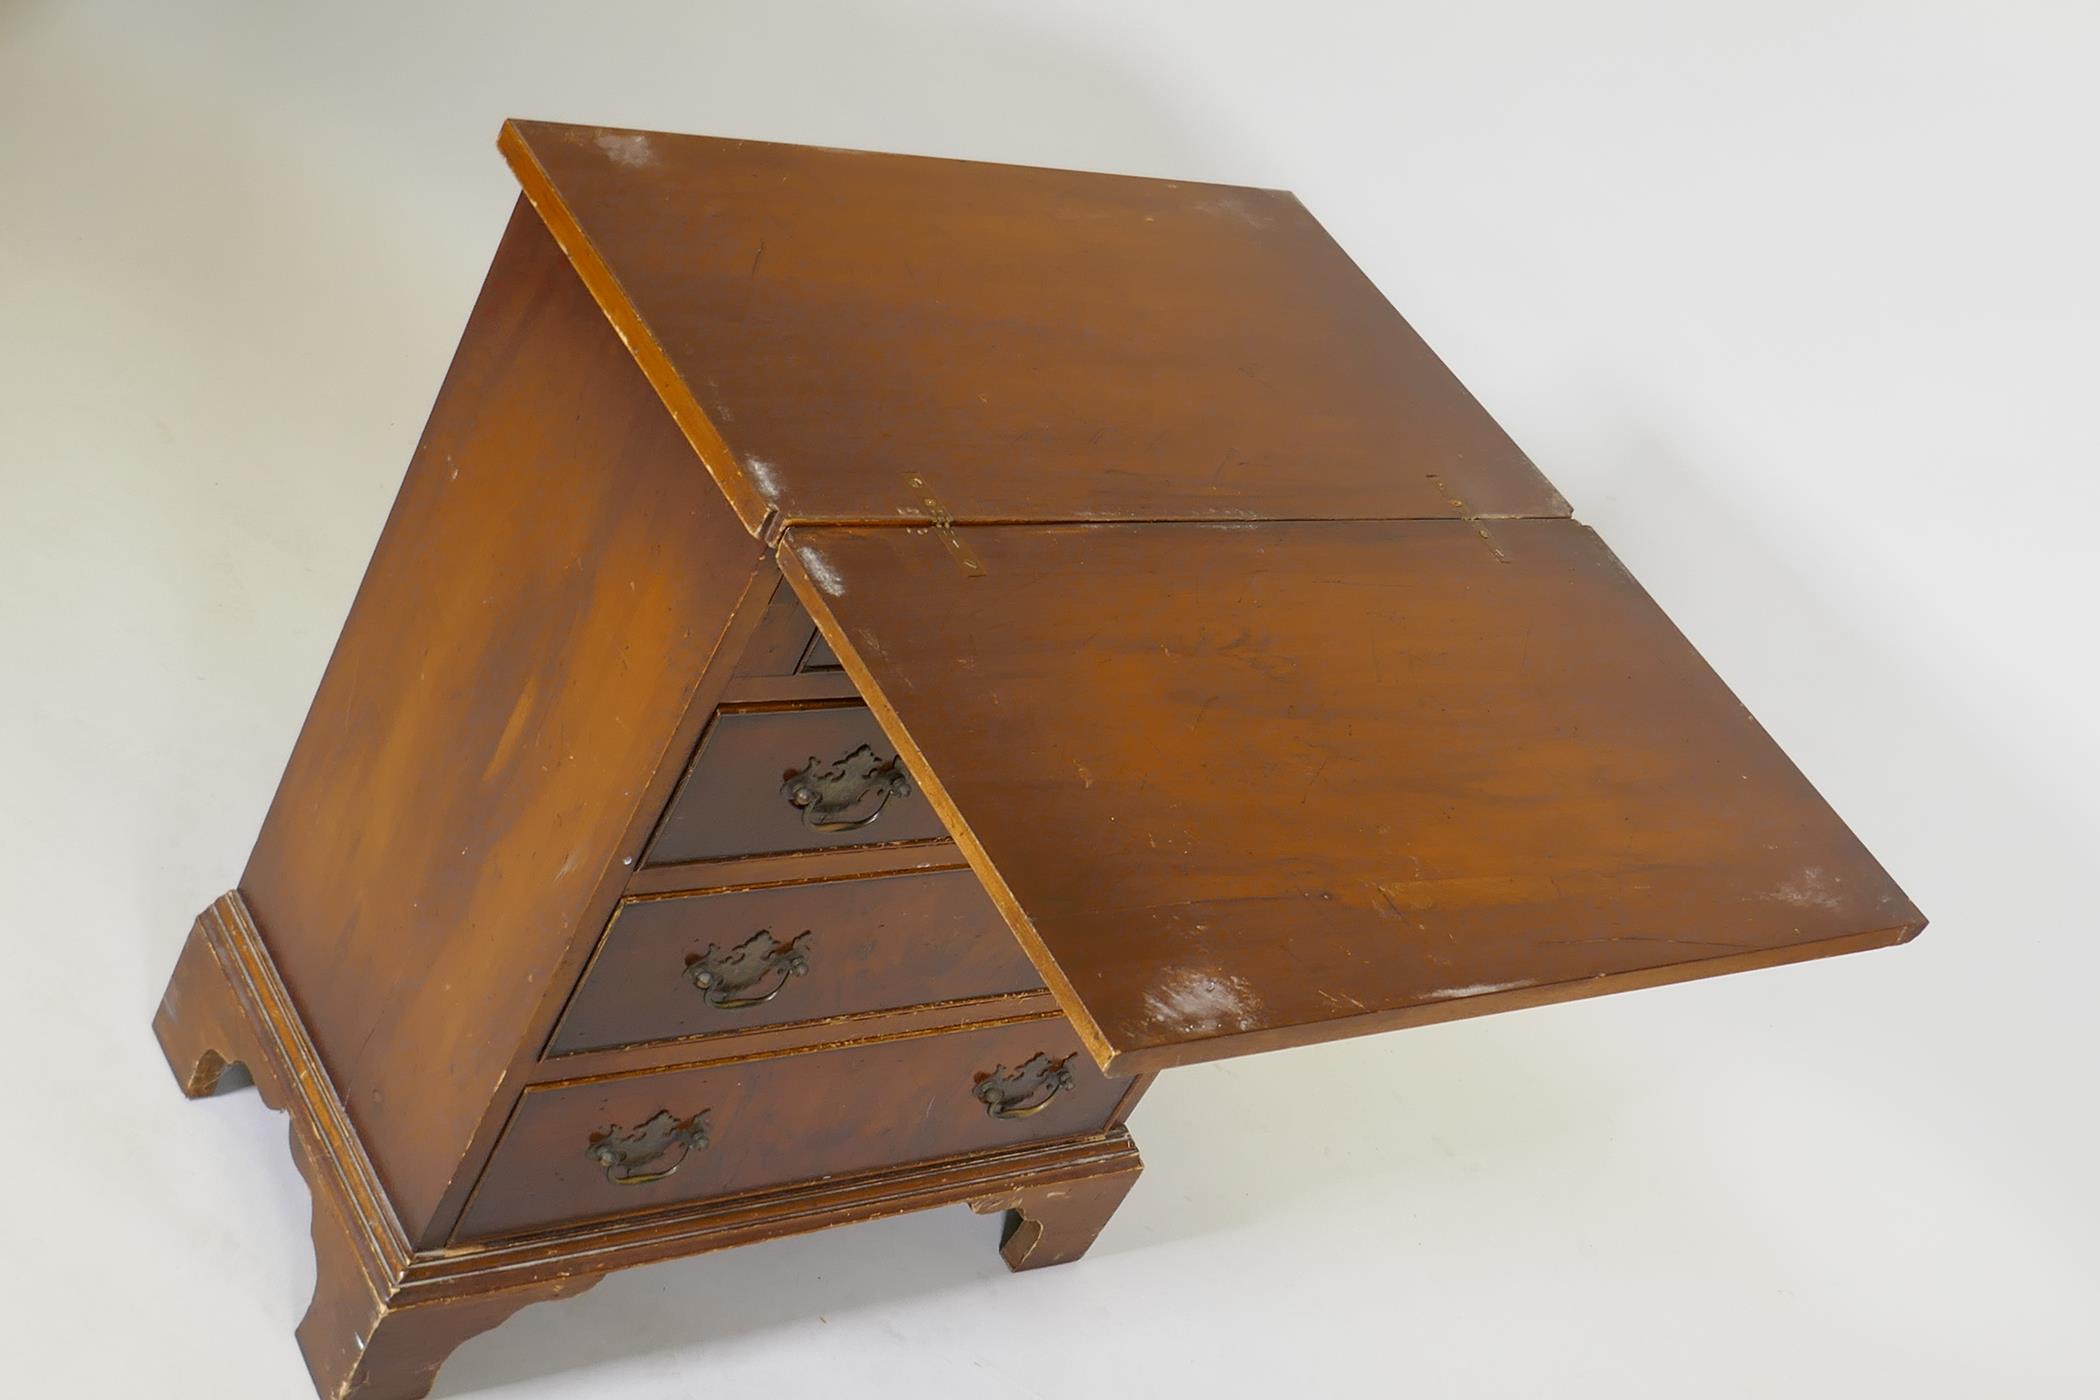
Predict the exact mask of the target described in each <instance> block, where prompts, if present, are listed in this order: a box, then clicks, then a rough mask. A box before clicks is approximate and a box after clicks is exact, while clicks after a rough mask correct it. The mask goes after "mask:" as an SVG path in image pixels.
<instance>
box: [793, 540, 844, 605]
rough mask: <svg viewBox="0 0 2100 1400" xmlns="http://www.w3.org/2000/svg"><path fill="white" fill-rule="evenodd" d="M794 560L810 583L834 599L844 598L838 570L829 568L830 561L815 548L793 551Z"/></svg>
mask: <svg viewBox="0 0 2100 1400" xmlns="http://www.w3.org/2000/svg"><path fill="white" fill-rule="evenodd" d="M795 558H796V559H798V560H800V561H801V563H802V571H803V572H804V573H806V574H808V575H809V581H810V582H811V583H814V584H815V585H816V586H817V587H819V588H821V589H823V590H824V591H825V592H826V593H829V594H830V595H831V596H832V597H834V598H843V597H845V596H846V584H845V582H844V580H842V579H840V578H839V572H838V570H837V569H834V568H832V567H831V561H830V560H829V559H826V558H825V557H824V555H823V552H822V551H820V550H819V549H817V548H816V546H814V545H807V544H806V545H803V546H802V547H801V548H799V549H797V550H796V551H795Z"/></svg>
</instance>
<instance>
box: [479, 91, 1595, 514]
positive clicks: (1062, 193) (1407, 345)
mask: <svg viewBox="0 0 2100 1400" xmlns="http://www.w3.org/2000/svg"><path fill="white" fill-rule="evenodd" d="M500 144H501V147H502V150H503V152H504V154H505V156H506V157H507V158H508V159H509V160H510V162H511V167H512V169H513V170H514V171H515V172H516V173H517V176H518V179H519V182H520V183H521V184H522V185H523V186H524V189H525V192H526V194H527V195H528V196H529V197H530V198H531V199H532V201H533V203H534V205H535V207H537V208H538V209H539V211H540V213H541V214H542V215H543V216H544V217H545V218H546V220H547V222H548V225H549V227H550V228H552V229H553V231H554V233H555V235H556V237H558V238H559V239H561V241H562V245H563V247H565V248H566V249H567V250H568V252H569V255H570V257H571V258H573V259H574V260H575V261H576V264H577V268H578V270H579V271H580V272H581V273H582V274H583V276H584V278H585V280H586V281H588V282H589V283H590V284H591V287H592V290H593V291H594V293H596V295H597V296H598V298H599V300H600V301H601V302H602V303H603V304H604V305H605V307H606V311H607V314H608V315H610V316H611V317H612V318H613V320H614V322H615V324H617V325H619V326H620V327H621V330H622V333H623V335H624V336H625V337H626V339H627V341H628V344H629V345H630V346H631V347H632V349H633V350H634V352H635V355H636V358H637V359H638V360H639V361H640V362H641V364H642V366H643V368H644V369H645V370H646V371H647V372H648V373H649V376H650V379H651V380H652V382H654V383H655V384H656V386H657V389H658V390H659V392H661V393H662V394H663V395H664V400H665V403H666V405H667V406H668V407H669V408H670V410H671V412H672V413H673V414H674V415H675V416H676V417H677V418H678V420H679V422H680V423H681V424H682V425H683V426H684V427H685V429H686V432H687V435H688V437H689V438H690V439H691V440H692V442H693V445H694V448H695V450H696V451H698V452H699V454H700V456H701V458H702V459H703V460H704V461H705V462H706V464H707V466H708V469H709V470H710V471H712V472H713V473H714V475H715V477H716V479H717V481H719V482H720V483H721V484H722V488H723V490H724V492H725V494H726V495H727V496H728V497H729V499H730V501H731V502H732V504H734V505H735V506H736V508H737V510H738V512H739V513H740V514H741V515H742V516H743V517H744V520H745V523H746V524H747V525H750V526H751V527H752V528H753V529H754V530H755V529H758V528H760V527H761V525H762V524H763V523H764V522H765V521H766V519H767V518H768V517H777V519H778V520H779V521H781V522H788V523H792V522H795V521H864V522H873V523H884V522H890V523H894V522H895V521H897V520H898V519H899V518H900V517H908V518H915V519H935V518H940V517H943V516H952V517H953V518H955V519H958V520H1090V519H1105V520H1116V519H1232V518H1248V517H1270V518H1274V517H1283V518H1300V517H1308V516H1310V517H1336V518H1360V517H1374V518H1382V517H1408V516H1438V517H1445V516H1454V515H1467V514H1473V515H1482V516H1498V515H1560V514H1565V513H1566V510H1567V506H1566V503H1565V502H1563V501H1562V500H1561V499H1560V497H1559V495H1558V494H1557V493H1556V492H1555V491H1554V490H1553V488H1552V487H1551V486H1550V485H1549V484H1548V483H1547V482H1546V480H1545V478H1544V477H1542V476H1540V475H1539V473H1538V471H1537V470H1536V469H1535V468H1534V467H1533V466H1532V465H1531V463H1530V461H1529V460H1528V459H1527V458H1526V457H1525V456H1524V454H1523V453H1522V452H1521V451H1519V450H1518V449H1517V447H1516V445H1515V444H1514V443H1512V442H1511V441H1510V439H1509V437H1508V435H1507V434H1505V433H1504V432H1503V431H1502V430H1501V429H1500V428H1499V427H1497V426H1496V424H1495V422H1494V420H1493V419H1491V418H1489V417H1488V415H1487V413H1486V411H1485V410H1483V409H1482V408H1481V406H1480V405H1479V403H1477V402H1476V401H1475V400H1474V398H1473V396H1472V395H1471V394H1469V393H1468V392H1467V391H1466V389H1465V387H1464V386H1463V385H1462V384H1460V383H1459V381H1458V380H1457V378H1456V377H1454V376H1453V375H1452V374H1451V372H1450V371H1449V370H1448V369H1446V368H1445V366H1444V364H1443V363H1442V361H1440V360H1438V359H1437V357H1436V355H1435V354H1434V353H1433V352H1431V351H1430V349H1429V347H1428V346H1426V345H1424V344H1423V343H1422V340H1421V338H1420V337H1419V336H1417V335H1416V334H1415V333H1414V331H1413V330H1411V329H1410V328H1409V327H1408V325H1407V323H1406V322H1405V321H1403V320H1402V319H1401V318H1400V316H1399V314H1398V313H1397V312H1395V311H1394V310H1393V308H1392V307H1391V306H1390V305H1389V304H1388V303H1387V302H1386V300H1385V298H1384V297H1383V296H1381V295H1380V294H1379V292H1378V289H1377V288H1376V287H1374V286H1372V285H1371V282H1370V280H1369V279H1368V278H1366V277H1365V276H1364V275H1363V273H1362V272H1360V271H1359V270H1358V269H1357V267H1356V265H1355V264H1354V263H1353V262H1351V261H1350V260H1349V258H1348V256H1347V255H1346V254H1344V253H1343V252H1342V251H1341V249H1340V248H1338V247H1336V246H1335V243H1334V241H1333V240H1332V239H1331V238H1329V237H1328V236H1327V233H1326V231H1325V230H1324V229H1322V228H1321V227H1320V225H1319V222H1318V221H1317V220H1315V219H1314V218H1313V216H1312V215H1311V214H1309V213H1307V212H1306V210H1305V208H1304V206H1303V205H1301V204H1299V202H1298V201H1297V200H1296V199H1295V198H1293V197H1292V196H1291V195H1289V194H1287V193H1284V192H1281V191H1277V190H1261V189H1246V188H1241V187H1237V186H1229V185H1206V184H1195V183H1190V182H1186V181H1176V180H1146V179H1135V178H1131V177H1127V176H1117V175H1095V174H1086V173H1081V172H1075V171H1065V170H1042V169H1034V168H1030V167H1026V166H1014V165H988V164H982V163H977V162H971V161H955V160H932V159H926V158H922V157H913V156H896V155H879V154H873V153H868V152H858V151H836V150H824V149H818V148H814V147H807V146H784V145H772V144H768V143H766V142H761V141H735V140H721V139H716V138H711V137H703V136H674V135H668V134H665V133H661V132H639V131H618V130H612V129H609V128H603V127H587V126H565V125H560V124H556V123H549V122H531V121H514V122H511V123H508V124H507V125H506V126H505V127H504V130H503V135H502V139H501V143H500Z"/></svg>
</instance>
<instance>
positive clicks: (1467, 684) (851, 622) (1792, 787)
mask: <svg viewBox="0 0 2100 1400" xmlns="http://www.w3.org/2000/svg"><path fill="white" fill-rule="evenodd" d="M780 556H781V560H782V564H783V567H784V568H785V569H786V570H787V572H788V576H789V579H790V581H791V582H792V583H794V585H795V587H796V590H797V592H798V593H799V594H801V596H802V598H803V600H804V601H805V602H806V603H807V604H808V605H809V606H810V608H811V611H812V612H813V613H814V614H815V615H816V616H817V618H818V621H819V623H820V625H821V626H822V627H823V628H824V630H825V634H826V635H827V637H828V638H829V639H830V641H831V643H832V645H833V646H834V647H835V648H836V649H837V650H838V652H839V654H840V656H841V658H842V659H844V661H845V662H846V665H847V667H848V669H849V670H850V671H851V672H852V673H853V675H854V677H855V679H856V680H857V681H858V682H859V683H860V685H861V686H862V689H863V690H864V691H865V692H866V693H867V694H868V696H869V698H870V702H871V703H872V704H873V705H874V706H875V707H876V709H877V711H878V713H880V714H881V715H882V716H883V718H884V722H885V726H886V728H888V730H889V732H890V737H891V738H892V739H893V740H895V741H896V742H897V743H898V744H899V745H900V747H901V748H902V749H903V750H904V752H905V754H906V756H907V760H908V762H909V763H910V765H911V766H912V771H913V773H914V775H915V776H916V777H917V778H918V779H919V780H920V781H921V782H922V783H923V784H924V785H925V787H926V789H927V791H928V794H929V796H931V797H932V798H933V800H934V802H935V804H936V806H938V807H939V808H940V809H941V811H942V814H943V816H944V817H945V818H946V819H947V820H948V823H949V826H950V828H951V830H952V831H953V832H954V834H955V835H956V837H957V840H958V841H959V843H960V844H962V846H963V847H964V849H965V851H966V853H967V854H968V855H969V857H970V859H971V862H972V864H973V865H974V866H975V867H976V868H977V870H978V872H979V874H980V875H981V876H982V877H983V878H984V879H985V881H986V884H987V885H988V887H989V888H990V889H991V891H992V894H993V898H994V899H995V901H996V902H998V903H999V904H1000V906H1001V908H1002V912H1004V913H1005V915H1006V917H1007V919H1008V922H1009V923H1011V924H1012V925H1013V927H1014V929H1015V931H1016V933H1017V935H1018V936H1019V937H1020V938H1021V940H1022V943H1023V944H1024V946H1025V947H1027V949H1028V950H1029V952H1030V954H1031V956H1032V957H1034V958H1035V960H1036V962H1037V965H1038V967H1039V968H1040V970H1041V971H1042V972H1043V974H1044V976H1045V978H1046V979H1047V980H1048V982H1049V985H1050V987H1051V989H1052V990H1053V991H1055V992H1056V993H1057V994H1058V996H1059V998H1060V1000H1061V1001H1062V1002H1063V1003H1064V1005H1065V1008H1066V1010H1067V1011H1068V1012H1069V1013H1070V1014H1071V1015H1072V1017H1073V1019H1074V1020H1075V1021H1076V1022H1077V1023H1078V1024H1079V1026H1080V1029H1081V1032H1082V1034H1083V1035H1084V1036H1085V1037H1086V1039H1087V1041H1088V1044H1089V1047H1090V1049H1091V1050H1092V1051H1093V1053H1094V1055H1095V1057H1096V1058H1097V1059H1098V1060H1099V1061H1100V1062H1101V1063H1102V1064H1103V1065H1104V1066H1105V1067H1107V1068H1110V1069H1112V1070H1115V1071H1118V1072H1134V1071H1141V1070H1152V1069H1158V1068H1161V1067H1164V1066H1168V1065H1173V1064H1179V1063H1184V1062H1188V1061H1194V1060H1204V1059H1212V1058H1217V1057H1221V1056H1226V1055H1233V1054H1239V1053H1244V1052H1247V1051H1252V1050H1261V1049H1269V1048H1274V1047H1278V1046H1283V1045H1291V1044H1298V1043H1301V1042H1307V1041H1313V1040H1320V1039H1325V1038H1330V1037H1335V1036H1342V1035H1351V1034H1357V1033H1361V1032H1365V1031H1372V1030H1380V1029H1385V1028H1389V1027H1395V1026H1402V1025H1409V1024H1415V1023H1420V1022H1428V1021H1438V1020H1446V1019H1450V1018H1453V1017H1458V1016H1467V1015H1475V1014H1479V1013H1482V1012H1488V1011H1500V1010H1506V1009H1510V1008H1513V1007H1518V1006H1525V1005H1532V1004H1536V1003H1540V1002H1546V1001H1553V1000H1561V999H1565V998H1570V997H1577V996H1586V995H1590V994H1593V993H1598V992H1608V991H1616V990H1622V989H1626V988H1632V987H1641V986H1649V985H1654V984H1657V983H1662V982H1671V981H1678V980H1683V979H1686V978H1691V977H1697V976H1702V975H1706V974H1710V973H1717V972H1730V971H1737V970H1742V969H1746V968H1752V967H1761V966H1766V965H1770V964H1775V963H1781V962H1788V961H1793V960H1797V959H1802V958H1810V957H1816V956H1820V955H1823V954H1828V953H1837V952H1845V951H1850V950H1853V949H1858V948H1866V947H1873V946H1878V945H1882V944H1888V943H1895V942H1900V941H1902V940H1904V939H1906V938H1908V937H1909V936H1911V935H1912V934H1914V933H1916V932H1917V930H1918V929H1919V928H1920V927H1922V925H1923V920H1922V919H1921V917H1920V916H1919V914H1918V911H1917V910H1916V909H1915V908H1914V907H1912V905H1911V903H1910V901H1909V900H1908V899H1906V898H1905V897H1904V895H1903V892H1902V891H1901V890H1899V889H1898V888H1897V887H1896V885H1895V884H1894V882H1893V881H1891V880H1890V879H1889V877H1888V875H1887V874H1886V873H1884V872H1883V871H1882V869H1881V867H1880V866H1879V865H1877V864H1876V863H1875V861H1874V859H1873V857H1872V856H1870V855H1869V854H1868V853H1867V851H1866V850H1865V849H1864V848H1863V847H1862V846H1861V845H1860V843H1859V842H1858V841H1857V840H1856V839H1855V838H1854V837H1853V835H1852V834H1851V832H1850V831H1848V830H1847V829H1846V827H1845V825H1844V823H1843V822H1841V821H1840V820H1839V819H1838V817H1837V816H1836V815H1835V814H1834V813H1833V812H1832V811H1831V810H1830V808H1829V807H1828V806H1826V805H1825V804H1824V802H1823V801H1822V799H1821V798H1820V797H1819V796H1818V795H1817V794H1816V792H1815V790H1814V789H1813V788H1812V787H1810V786H1809V784H1808V782H1807V781H1806V780H1805V779H1804V778H1803V777H1802V776H1801V774H1800V773H1799V772H1798V771H1797V770H1796V769H1795V768H1794V766H1793V764H1792V763H1790V762H1789V761H1788V760H1787V758H1786V756H1785V755H1784V754H1783V753H1781V752H1780V751H1779V749H1778V747H1777V746H1776V745H1774V744H1773V742H1772V740H1771V739H1770V738H1769V737H1768V736H1767V735H1766V734H1765V732H1764V730H1763V729H1762V728H1761V727H1760V726H1759V725H1758V724H1757V722H1756V721H1755V720H1754V719H1752V718H1751V717H1750V715H1749V714H1748V713H1746V712H1745V711H1744V709H1743V707H1742V705H1741V704H1740V703H1739V702H1738V701H1737V700H1736V699H1735V697H1734V696H1733V695H1732V694H1730V693H1729V691H1728V688H1727V687H1726V686H1725V685H1723V684H1722V682H1721V681H1720V680H1719V678H1717V677H1716V676H1715V675H1714V674H1713V672H1712V671H1711V670H1710V669H1708V667H1707V666H1706V664H1705V662H1704V661H1702V660H1701V659H1700V657H1699V655H1698V653H1697V652H1695V651H1694V650H1693V649H1692V647H1691V646H1690V644H1689V643H1687V642H1686V641H1685V640H1684V638H1683V637H1682V636H1681V635H1679V633H1678V632H1677V630H1676V629H1675V628H1674V627H1673V626H1672V625H1671V624H1670V621H1669V619H1668V618H1666V617H1665V616H1664V615H1663V614H1662V612H1661V611H1660V610H1659V609H1657V608H1656V606H1655V604H1654V603H1653V602H1652V601H1651V600H1650V599H1649V598H1648V596H1647V594H1646V593H1645V592H1643V591H1642V589H1641V587H1640V586H1639V585H1638V584H1637V583H1635V582H1634V580H1633V579H1632V578H1631V577H1630V576H1629V575H1628V574H1627V573H1626V572H1625V570H1624V569H1623V568H1622V567H1621V566H1620V565H1619V563H1618V561H1617V560H1616V559H1615V558H1614V557H1613V556H1612V554H1611V552H1610V551H1609V550H1607V549H1606V548H1605V547H1604V545H1603V543H1602V542H1601V541H1599V540H1598V539H1597V537H1596V536H1595V535H1594V534H1593V533H1591V532H1590V531H1589V530H1588V529H1587V528H1585V527H1583V526H1581V525H1578V524H1575V523H1574V522H1572V521H1566V520H1513V521H1502V522H1496V523H1491V524H1485V525H1476V524H1473V523H1467V522H1460V521H1409V522H1385V523H1370V522H1343V523H1266V524H1257V525H1241V526H1207V525H1193V524H1179V525H1157V524H1155V525H1142V524H1133V525H1080V526H1062V527H1045V526H1019V525H1016V526H979V527H963V528H961V529H957V530H954V531H940V530H929V529H909V528H907V529H899V528H894V527H893V528H889V529H847V528H828V529H825V528H820V529H794V530H790V531H789V532H788V534H787V535H786V537H785V539H784V540H783V545H782V549H781V551H780Z"/></svg>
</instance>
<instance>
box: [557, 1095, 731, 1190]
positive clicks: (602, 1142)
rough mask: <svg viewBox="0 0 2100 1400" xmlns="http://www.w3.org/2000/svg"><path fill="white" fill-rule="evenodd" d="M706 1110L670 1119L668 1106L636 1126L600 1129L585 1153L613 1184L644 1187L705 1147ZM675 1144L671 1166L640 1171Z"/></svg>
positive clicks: (660, 1178)
mask: <svg viewBox="0 0 2100 1400" xmlns="http://www.w3.org/2000/svg"><path fill="white" fill-rule="evenodd" d="M709 1111H710V1110H708V1109H704V1108H703V1109H701V1110H700V1111H699V1112H698V1113H696V1114H694V1115H693V1116H692V1117H690V1118H673V1117H672V1116H671V1110H669V1109H668V1108H667V1109H663V1110H661V1111H660V1112H658V1113H657V1115H656V1116H655V1117H654V1118H651V1119H650V1120H649V1121H648V1122H646V1123H644V1124H642V1125H641V1126H640V1127H639V1128H622V1127H619V1126H618V1125H614V1126H612V1127H608V1128H600V1129H599V1130H598V1131H597V1132H595V1133H592V1134H591V1145H590V1147H589V1149H588V1151H587V1155H588V1156H589V1157H590V1159H591V1160H592V1161H593V1162H596V1163H597V1164H598V1165H599V1166H601V1167H603V1168H605V1179H606V1180H607V1181H610V1182H612V1183H613V1184H614V1185H615V1186H645V1185H647V1184H648V1183H650V1182H652V1181H662V1180H663V1179H664V1178H665V1177H667V1176H669V1175H670V1174H671V1173H672V1172H675V1171H677V1170H678V1169H679V1168H680V1167H682V1166H684V1165H685V1159H686V1158H687V1157H690V1156H691V1155H692V1154H693V1153H695V1152H699V1151H701V1150H703V1149H704V1148H706V1146H707V1115H708V1113H709ZM674 1147H675V1148H677V1149H678V1150H679V1151H678V1159H677V1160H676V1161H674V1162H672V1163H671V1165H670V1166H668V1167H665V1168H663V1169H661V1170H660V1171H643V1170H641V1168H644V1167H647V1166H648V1165H649V1164H650V1163H652V1162H655V1161H657V1160H659V1159H661V1158H662V1157H663V1156H664V1155H665V1154H667V1153H668V1152H670V1151H671V1149H672V1148H674Z"/></svg>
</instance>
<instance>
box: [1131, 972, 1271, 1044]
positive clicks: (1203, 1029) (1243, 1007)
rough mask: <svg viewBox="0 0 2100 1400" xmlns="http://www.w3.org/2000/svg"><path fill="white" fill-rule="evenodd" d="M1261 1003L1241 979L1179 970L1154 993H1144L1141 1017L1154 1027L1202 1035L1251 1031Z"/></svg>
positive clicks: (1163, 981) (1257, 1020) (1258, 1018)
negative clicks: (1143, 1013)
mask: <svg viewBox="0 0 2100 1400" xmlns="http://www.w3.org/2000/svg"><path fill="white" fill-rule="evenodd" d="M1261 1008H1262V1000H1261V998H1260V997H1259V996H1258V995H1256V994H1255V991H1254V989H1253V988H1252V987H1250V986H1248V985H1247V983H1246V981H1245V979H1243V978H1239V977H1232V976H1228V975H1226V974H1223V973H1220V972H1217V971H1214V970H1211V969H1206V968H1179V969H1176V970H1175V971H1173V972H1171V973H1169V974H1168V975H1167V976H1166V977H1165V978H1164V979H1163V980H1162V982H1161V984H1160V988H1159V990H1158V991H1156V992H1147V993H1145V1014H1146V1017H1147V1019H1148V1020H1149V1021H1150V1022H1151V1023H1152V1025H1154V1026H1155V1027H1160V1028H1164V1029H1171V1030H1174V1031H1179V1032H1182V1033H1187V1034H1196V1035H1202V1034H1206V1033H1210V1032H1216V1031H1222V1030H1235V1031H1244V1030H1252V1029H1253V1028H1254V1027H1255V1026H1256V1025H1257V1024H1259V1023H1260V1019H1261Z"/></svg>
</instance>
